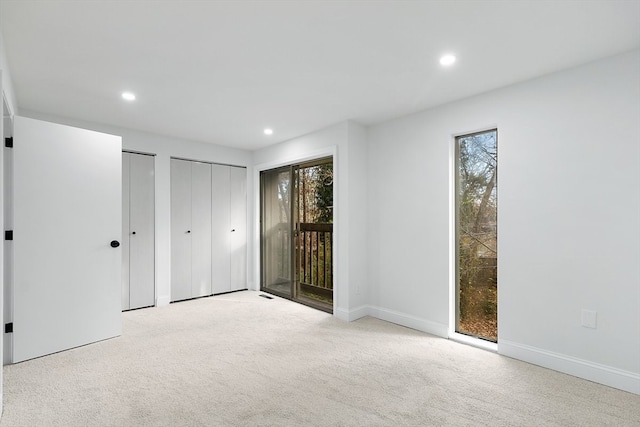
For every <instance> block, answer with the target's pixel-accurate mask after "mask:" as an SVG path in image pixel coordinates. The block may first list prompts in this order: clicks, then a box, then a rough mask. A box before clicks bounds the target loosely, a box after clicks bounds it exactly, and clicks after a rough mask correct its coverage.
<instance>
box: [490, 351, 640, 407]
mask: <svg viewBox="0 0 640 427" xmlns="http://www.w3.org/2000/svg"><path fill="white" fill-rule="evenodd" d="M498 353H499V354H502V355H504V356H508V357H512V358H514V359H518V360H523V361H525V362H529V363H532V364H534V365H538V366H542V367H544V368H548V369H553V370H554V371H559V372H563V373H565V374H569V375H573V376H575V377H578V378H583V379H585V380H589V381H593V382H596V383H600V384H604V385H607V386H609V387H614V388H617V389H620V390H624V391H628V392H630V393H635V394H639V395H640V374H637V373H634V372H629V371H624V370H621V369H617V368H612V367H610V366H606V365H601V364H598V363H594V362H590V361H587V360H582V359H578V358H575V357H571V356H566V355H564V354H559V353H554V352H551V351H547V350H543V349H540V348H536V347H531V346H528V345H525V344H520V343H516V342H512V341H505V340H503V339H499V340H498Z"/></svg>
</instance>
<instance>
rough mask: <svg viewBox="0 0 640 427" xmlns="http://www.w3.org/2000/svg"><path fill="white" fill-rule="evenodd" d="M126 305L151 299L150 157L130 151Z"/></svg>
mask: <svg viewBox="0 0 640 427" xmlns="http://www.w3.org/2000/svg"><path fill="white" fill-rule="evenodd" d="M130 175H131V186H130V194H131V199H130V206H131V208H130V210H129V211H130V215H131V218H130V228H129V241H130V242H131V248H130V263H129V270H130V274H131V275H130V308H140V307H148V306H152V305H154V303H155V253H154V252H155V244H154V241H155V236H154V234H155V225H154V224H155V214H154V207H155V197H154V158H153V156H147V155H142V154H133V155H131V172H130Z"/></svg>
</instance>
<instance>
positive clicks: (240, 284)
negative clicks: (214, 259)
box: [229, 167, 247, 291]
mask: <svg viewBox="0 0 640 427" xmlns="http://www.w3.org/2000/svg"><path fill="white" fill-rule="evenodd" d="M229 199H230V204H231V205H230V214H231V223H230V229H231V230H230V231H231V249H230V256H231V263H230V265H231V290H232V291H235V290H240V289H247V169H246V168H240V167H231V168H230V198H229Z"/></svg>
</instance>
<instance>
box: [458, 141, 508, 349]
mask: <svg viewBox="0 0 640 427" xmlns="http://www.w3.org/2000/svg"><path fill="white" fill-rule="evenodd" d="M497 138H498V133H497V131H496V130H492V131H488V132H482V133H477V134H473V135H466V136H461V137H458V138H457V140H456V141H457V173H458V176H457V182H456V188H457V215H456V218H457V276H458V286H457V301H456V305H457V313H456V314H457V316H456V320H457V321H456V332H459V333H462V334H467V335H472V336H476V337H479V338H483V339H487V340H490V341H497V339H498V307H497V302H498V280H497V277H498V274H497V262H498V252H497V246H498V245H497V243H498V242H497V236H498V234H497V171H498V156H497Z"/></svg>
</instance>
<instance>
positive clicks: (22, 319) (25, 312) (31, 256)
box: [12, 117, 122, 363]
mask: <svg viewBox="0 0 640 427" xmlns="http://www.w3.org/2000/svg"><path fill="white" fill-rule="evenodd" d="M13 150H14V152H13V156H14V159H13V160H14V169H13V171H14V176H13V178H14V180H13V182H14V205H13V206H14V241H13V248H14V264H13V267H14V269H13V273H14V276H13V278H14V281H13V291H14V292H13V324H14V327H13V334H12V335H13V357H12V362H14V363H16V362H20V361H23V360H27V359H31V358H35V357H39V356H43V355H46V354H51V353H55V352H58V351H62V350H66V349H69V348H73V347H78V346H81V345H85V344H89V343H92V342H96V341H100V340H104V339H107V338H111V337H115V336H118V335H120V334H121V330H122V325H121V268H122V252H121V248H120V247H119V241H120V239H121V233H122V224H121V218H122V205H121V204H122V196H121V191H122V181H121V180H122V169H121V168H122V157H121V156H122V140H121V138H120V137H119V136H114V135H106V134H102V133H98V132H92V131H88V130H84V129H77V128H73V127H69V126H63V125H58V124H53V123H47V122H42V121H39V120H33V119H27V118H23V117H15V121H14V149H13Z"/></svg>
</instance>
